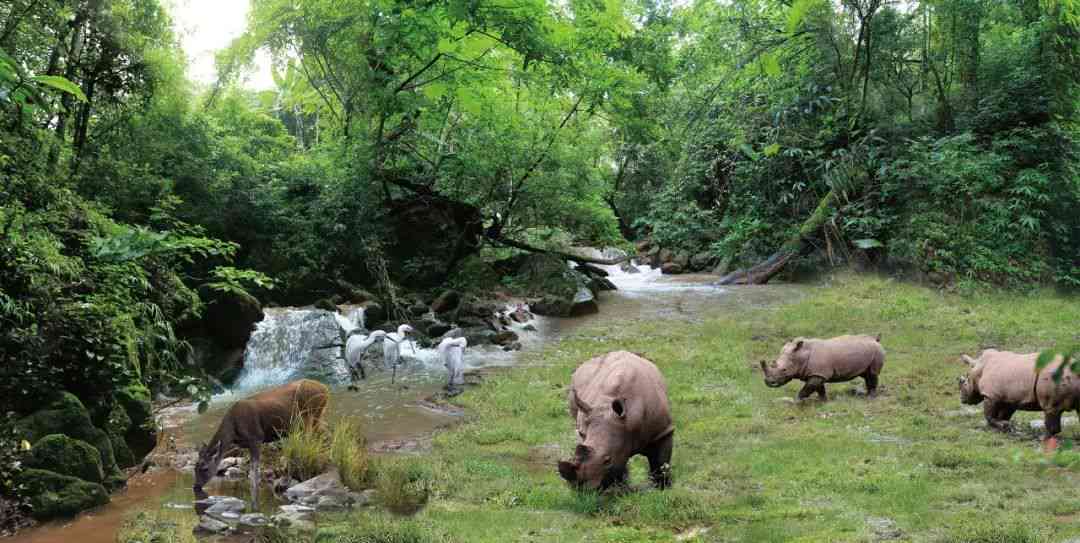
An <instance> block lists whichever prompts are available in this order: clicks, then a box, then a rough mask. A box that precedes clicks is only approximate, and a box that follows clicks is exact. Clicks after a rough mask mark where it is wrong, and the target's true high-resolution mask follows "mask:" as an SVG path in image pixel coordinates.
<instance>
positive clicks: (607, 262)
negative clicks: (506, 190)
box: [484, 233, 630, 266]
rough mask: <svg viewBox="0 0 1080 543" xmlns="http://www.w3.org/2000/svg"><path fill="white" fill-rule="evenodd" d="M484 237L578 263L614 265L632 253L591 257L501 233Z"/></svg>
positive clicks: (531, 251) (488, 234) (524, 249)
mask: <svg viewBox="0 0 1080 543" xmlns="http://www.w3.org/2000/svg"><path fill="white" fill-rule="evenodd" d="M484 237H486V238H487V239H489V240H491V241H493V242H495V243H499V244H501V245H505V246H507V247H513V248H515V249H521V250H522V251H528V252H530V253H544V254H549V255H554V256H557V257H559V258H561V259H563V260H570V261H573V262H577V263H578V264H582V263H584V264H599V265H601V266H614V265H615V264H619V263H622V262H626V261H627V260H630V255H627V256H624V257H620V258H610V259H603V258H591V257H587V256H578V255H572V254H570V253H563V252H561V251H552V250H549V249H541V248H539V247H533V246H532V245H526V244H524V243H521V242H520V241H514V240H512V239H508V238H505V237H503V236H501V235H498V234H492V233H485V234H484Z"/></svg>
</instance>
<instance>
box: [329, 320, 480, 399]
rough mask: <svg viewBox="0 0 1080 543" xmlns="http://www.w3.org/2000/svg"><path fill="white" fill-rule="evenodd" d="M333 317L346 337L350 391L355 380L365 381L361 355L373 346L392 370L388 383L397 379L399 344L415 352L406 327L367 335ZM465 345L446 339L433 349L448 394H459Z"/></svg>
mask: <svg viewBox="0 0 1080 543" xmlns="http://www.w3.org/2000/svg"><path fill="white" fill-rule="evenodd" d="M335 317H337V321H338V324H339V325H340V326H341V328H342V330H343V331H344V333H345V336H346V339H345V364H346V366H347V367H348V370H349V377H350V380H351V382H350V384H349V389H350V390H356V381H357V380H358V379H367V371H365V369H364V355H365V354H367V352H368V350H369V349H370V348H371V347H372V346H374V345H375V344H376V343H381V344H382V349H383V367H384V368H388V369H390V370H391V371H392V374H391V377H390V382H391V383H393V382H394V381H395V380H396V379H397V368H398V365H399V363H400V361H401V345H402V344H403V343H404V344H408V345H409V348H410V349H411V350H412V352H413V353H415V352H416V344H415V343H416V342H415V340H412V341H410V340H411V337H410V336H411V335H412V334H414V333H415V332H416V329H414V328H413V327H412V326H409V325H408V324H402V325H401V326H398V327H397V331H396V332H386V331H383V330H375V331H373V332H371V333H369V334H364V333H363V329H362V328H361V327H360V326H359V325H357V324H355V323H353V322H351V321H349V320H348V319H345V318H343V317H341V316H340V315H336V314H335ZM466 346H468V341H467V340H466V339H465V338H464V337H447V338H444V339H443V340H442V341H440V342H439V346H438V348H437V351H438V353H439V359H440V360H441V361H442V363H443V366H444V367H445V368H446V371H447V373H448V378H447V383H446V390H447V391H448V392H450V393H451V394H457V393H460V392H461V387H462V386H464V384H465V347H466Z"/></svg>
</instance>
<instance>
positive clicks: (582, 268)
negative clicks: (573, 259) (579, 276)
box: [576, 263, 608, 277]
mask: <svg viewBox="0 0 1080 543" xmlns="http://www.w3.org/2000/svg"><path fill="white" fill-rule="evenodd" d="M576 269H577V271H579V272H581V273H584V274H585V275H589V276H592V277H607V276H608V272H607V270H605V269H603V268H601V267H599V266H594V265H592V264H588V263H581V264H578V265H577V268H576Z"/></svg>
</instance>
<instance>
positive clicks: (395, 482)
mask: <svg viewBox="0 0 1080 543" xmlns="http://www.w3.org/2000/svg"><path fill="white" fill-rule="evenodd" d="M375 473H376V475H375V491H376V493H377V494H376V495H377V496H378V498H379V502H380V503H382V504H383V505H384V506H385V507H387V508H389V509H390V510H391V511H397V512H411V511H415V510H416V509H418V508H420V507H421V506H423V505H424V504H425V503H427V500H428V497H429V496H430V494H431V491H432V484H433V479H434V475H433V474H432V473H431V469H430V466H428V465H426V464H425V463H423V462H420V461H417V460H411V459H381V460H380V461H379V463H378V464H377V466H376V467H375Z"/></svg>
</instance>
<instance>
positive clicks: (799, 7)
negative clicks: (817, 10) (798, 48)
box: [787, 0, 816, 34]
mask: <svg viewBox="0 0 1080 543" xmlns="http://www.w3.org/2000/svg"><path fill="white" fill-rule="evenodd" d="M815 1H816V0H795V2H794V3H793V4H791V9H789V10H788V18H787V33H788V34H793V33H794V32H795V29H796V28H798V27H799V23H801V22H802V20H803V19H804V18H805V17H806V13H807V12H808V11H810V7H811V6H813V4H814V2H815Z"/></svg>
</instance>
